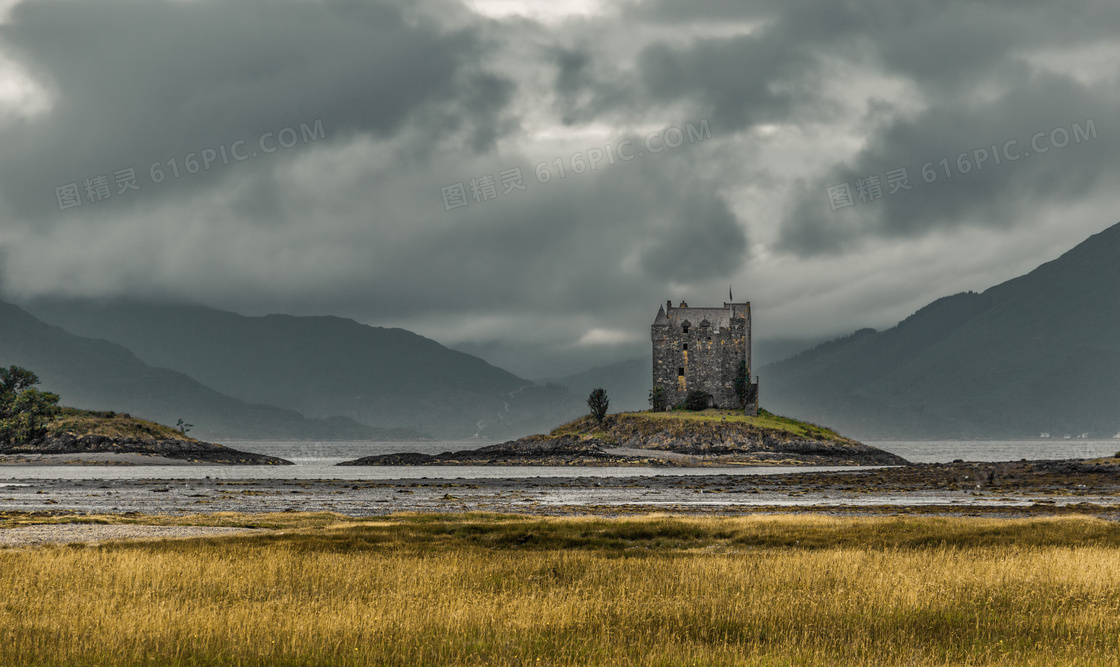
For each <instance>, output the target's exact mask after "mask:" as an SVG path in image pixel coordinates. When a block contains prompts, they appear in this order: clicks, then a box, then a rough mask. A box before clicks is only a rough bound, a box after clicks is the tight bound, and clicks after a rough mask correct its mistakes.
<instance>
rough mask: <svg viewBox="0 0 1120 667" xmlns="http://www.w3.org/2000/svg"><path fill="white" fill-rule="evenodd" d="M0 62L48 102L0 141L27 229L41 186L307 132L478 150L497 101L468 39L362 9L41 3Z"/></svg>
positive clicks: (501, 90)
mask: <svg viewBox="0 0 1120 667" xmlns="http://www.w3.org/2000/svg"><path fill="white" fill-rule="evenodd" d="M0 48H2V49H3V50H4V51H5V52H8V53H11V54H12V55H13V56H14V57H15V58H16V59H17V61H18V62H19V63H20V64H21V65H23V66H24V67H25V68H26V69H27V70H28V71H29V72H30V74H31V75H32V76H33V77H34V78H36V79H37V80H39V81H40V82H42V83H43V84H44V85H45V86H46V88H47V89H48V90H49V92H50V94H51V96H52V97H53V102H54V105H53V109H52V110H51V112H50V113H49V114H45V115H40V116H37V117H35V118H34V119H33V120H31V121H29V122H27V123H24V124H20V125H14V126H9V127H7V128H5V131H4V132H3V134H2V135H0V142H2V143H3V145H4V150H3V154H2V157H0V160H2V162H0V174H2V176H3V177H2V178H0V183H2V185H0V187H3V188H4V195H5V198H6V199H7V201H8V204H9V205H10V206H11V207H12V208H13V210H14V211H15V212H16V213H17V214H19V215H20V216H21V217H29V218H38V217H43V216H44V215H45V214H50V213H51V208H52V206H53V208H54V213H55V214H57V213H58V208H57V206H54V203H55V202H54V190H53V189H54V187H55V186H57V185H60V184H63V183H67V182H72V181H75V180H76V179H77V180H80V179H82V178H85V177H88V176H91V175H97V174H104V173H106V172H110V173H111V172H112V171H114V170H117V169H123V168H126V167H129V166H131V167H134V168H135V169H136V171H137V173H138V174H142V175H145V174H146V173H147V171H148V168H149V165H151V164H152V163H153V162H156V161H166V160H168V159H170V158H178V160H179V161H180V163H181V161H182V159H183V157H184V156H185V155H186V154H188V153H190V152H192V151H199V150H201V149H202V148H214V147H216V146H218V145H220V144H225V145H227V146H228V145H229V144H231V143H232V142H234V141H236V140H238V139H244V140H247V141H248V143H249V146H250V147H252V146H253V144H254V143H255V142H256V140H257V139H258V137H260V136H261V135H262V134H263V133H266V132H270V131H271V132H277V131H279V130H281V129H282V128H285V127H292V128H295V129H299V124H300V123H306V124H308V125H312V126H313V123H314V121H316V120H322V123H323V126H324V130H325V133H326V135H327V140H328V141H332V142H335V141H342V140H346V139H348V138H350V137H352V136H353V135H355V134H357V133H370V134H372V135H374V136H392V135H394V134H395V133H398V132H400V131H401V130H402V128H404V127H406V126H408V125H410V124H411V125H420V126H421V127H422V128H423V131H422V133H420V136H422V137H424V138H425V139H426V140H427V141H428V142H429V143H430V144H434V143H436V142H440V141H447V140H448V138H449V137H451V136H452V135H455V134H457V133H463V134H464V136H465V139H466V141H467V142H468V145H469V147H470V148H472V149H473V150H484V149H486V148H487V147H489V146H490V145H492V143H493V141H494V140H495V138H496V136H497V135H498V132H499V130H498V129H497V126H498V125H500V123H501V122H502V119H501V118H500V116H501V113H502V110H503V108H504V107H505V105H506V104H507V103H508V101H509V99H510V96H511V94H512V85H511V83H510V82H509V81H507V80H504V79H502V78H501V77H498V76H496V75H494V74H492V73H489V72H487V71H485V70H484V69H483V68H482V67H480V65H479V60H480V58H481V57H483V55H484V54H485V52H486V47H485V45H484V43H483V40H482V39H481V38H480V37H479V35H478V34H477V31H476V30H472V29H470V28H464V29H459V30H454V31H445V30H442V29H441V28H439V27H438V26H435V25H431V24H430V22H425V21H423V20H409V19H407V18H406V17H405V16H404V15H403V13H402V10H400V9H398V8H396V7H394V6H392V5H388V4H378V3H358V2H324V3H303V2H286V1H284V2H266V1H264V0H245V1H243V2H235V3H223V2H208V1H203V2H151V3H148V2H130V1H127V0H103V1H98V2H56V1H52V0H47V1H44V2H31V3H24V4H21V5H18V6H17V7H16V8H15V9H14V11H13V13H12V17H11V21H10V23H9V24H7V25H4V26H2V27H0ZM235 166H236V167H237V168H238V169H241V170H242V171H244V170H247V169H253V168H261V169H268V168H270V167H271V166H273V165H272V164H271V163H268V162H263V161H262V162H259V163H257V162H254V161H248V162H245V163H241V164H236V165H235ZM229 169H230V167H226V170H222V169H214V170H212V171H211V173H209V174H201V175H199V176H197V177H195V178H193V179H184V180H182V181H181V182H179V183H176V184H175V186H174V188H171V187H168V186H166V185H164V186H162V187H161V188H160V190H161V192H160V195H161V196H163V197H169V196H184V195H189V194H190V193H189V190H190V189H192V188H194V187H198V186H209V185H212V184H213V179H221V178H223V177H229V176H230V174H231V172H230V171H228V170H229ZM145 194H146V193H144V192H141V193H139V194H138V195H137V197H142V196H143V195H145ZM262 194H263V195H265V196H264V197H263V198H262V199H260V200H259V201H261V202H262V203H263V202H265V201H268V200H269V195H270V194H271V193H268V192H264V193H262ZM272 200H273V201H274V198H273V199H272ZM112 202H113V200H112V199H111V198H110V202H108V203H100V202H99V206H100V207H101V209H102V210H103V211H104V209H106V208H108V207H109V206H111V205H112Z"/></svg>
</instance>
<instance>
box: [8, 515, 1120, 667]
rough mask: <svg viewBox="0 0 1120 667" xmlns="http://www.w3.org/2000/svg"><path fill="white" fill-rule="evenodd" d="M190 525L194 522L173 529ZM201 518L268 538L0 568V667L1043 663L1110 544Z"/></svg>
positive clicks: (725, 527) (476, 520)
mask: <svg viewBox="0 0 1120 667" xmlns="http://www.w3.org/2000/svg"><path fill="white" fill-rule="evenodd" d="M105 520H108V521H112V518H111V517H110V518H106V519H105ZM167 520H169V519H157V520H156V522H159V521H167ZM192 520H195V521H196V522H205V521H206V519H205V518H204V517H195V518H193V519H192V518H190V517H187V518H180V519H175V521H187V522H189V521H192ZM221 520H223V521H234V520H239V521H242V522H244V523H250V522H253V521H258V522H260V523H261V524H270V525H273V526H275V527H278V528H280V530H278V531H277V532H275V533H272V534H268V535H261V536H251V537H249V536H246V537H231V538H222V539H194V540H180V541H163V542H143V543H114V544H107V545H102V546H97V547H87V546H68V547H49V548H36V549H19V550H14V549H13V550H6V551H0V591H2V592H3V593H2V595H3V598H2V599H3V605H2V607H0V664H4V665H12V664H45V665H56V664H57V665H103V664H109V665H117V664H122V665H123V664H161V665H162V664H172V665H196V664H214V663H219V664H239V665H311V664H315V665H320V664H321V665H360V664H392V665H435V664H453V665H473V664H488V665H521V664H534V665H535V664H562V665H584V664H590V665H714V664H757V665H791V664H796V665H800V664H821V665H832V664H859V665H910V664H1033V665H1054V664H1116V663H1117V661H1118V659H1117V656H1118V655H1120V526H1117V525H1116V524H1115V523H1111V522H1106V521H1102V520H1096V519H1089V518H1080V517H1078V518H1062V519H1025V520H1013V521H1012V520H989V519H961V518H952V519H949V518H944V519H943V518H917V519H915V518H856V519H853V518H830V517H821V516H798V517H789V516H782V517H758V516H755V517H704V518H679V517H667V516H652V517H641V518H624V519H603V518H563V519H553V518H539V517H516V516H498V515H485V514H467V515H458V516H431V515H403V516H393V517H389V518H377V519H369V520H349V519H345V518H343V517H334V516H332V515H322V514H320V515H266V516H261V517H256V518H253V517H251V516H240V517H235V516H232V515H231V516H226V517H224V518H223V519H221ZM244 523H243V524H242V525H244Z"/></svg>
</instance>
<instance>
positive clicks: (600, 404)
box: [587, 387, 611, 426]
mask: <svg viewBox="0 0 1120 667" xmlns="http://www.w3.org/2000/svg"><path fill="white" fill-rule="evenodd" d="M610 404H611V400H610V399H609V398H607V390H606V389H603V388H602V387H599V388H598V389H594V390H592V391H591V395H590V396H588V397H587V407H588V408H590V409H591V416H592V417H594V418H595V421H596V423H598V424H599V425H600V426H602V425H603V419H604V418H605V417H606V416H607V408H608V407H609V406H610Z"/></svg>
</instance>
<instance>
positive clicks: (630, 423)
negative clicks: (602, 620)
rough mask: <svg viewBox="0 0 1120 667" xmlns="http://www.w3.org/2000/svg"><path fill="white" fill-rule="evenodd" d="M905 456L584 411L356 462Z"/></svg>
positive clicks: (723, 415)
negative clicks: (436, 449) (477, 443)
mask: <svg viewBox="0 0 1120 667" xmlns="http://www.w3.org/2000/svg"><path fill="white" fill-rule="evenodd" d="M906 463H907V461H906V460H905V459H903V458H901V457H899V456H896V455H894V454H891V453H889V452H885V451H883V450H881V449H878V448H875V447H871V446H870V445H865V444H863V443H861V442H857V441H855V440H852V439H850V438H845V437H842V436H840V435H839V434H837V433H835V432H834V431H831V430H829V429H825V428H822V427H819V426H815V425H812V424H805V423H803V422H798V421H796V420H792V419H785V418H782V417H776V416H774V415H768V414H765V413H764V414H762V415H761V416H760V417H748V416H746V415H743V414H741V413H739V414H735V413H730V412H719V411H705V412H703V413H688V414H672V413H623V414H619V415H609V416H608V417H607V418H606V419H605V420H604V421H603V423H602V424H601V425H600V424H597V423H596V422H594V421H593V420H592V419H591V418H589V417H585V418H583V419H580V420H576V421H574V422H571V423H569V424H565V425H564V426H561V427H560V428H557V429H555V430H554V431H553V432H552V433H550V434H548V435H532V436H528V437H525V438H521V439H518V440H511V441H509V442H503V443H500V444H496V445H490V446H487V447H481V448H479V449H472V450H461V451H455V452H443V453H440V454H418V453H401V454H382V455H378V456H367V457H364V458H360V459H356V460H354V461H346V462H343V463H340V464H339V465H350V466H364V465H381V466H455V465H472V466H478V465H482V466H666V467H703V466H726V465H812V466H837V465H852V466H867V465H874V466H894V465H905V464H906Z"/></svg>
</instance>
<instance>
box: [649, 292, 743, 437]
mask: <svg viewBox="0 0 1120 667" xmlns="http://www.w3.org/2000/svg"><path fill="white" fill-rule="evenodd" d="M650 337H651V338H652V340H653V386H654V387H661V388H662V390H663V391H664V396H665V405H666V406H667V407H670V408H671V407H674V406H677V405H680V404H682V403H684V400H685V397H686V396H687V395H688V392H689V391H691V390H693V389H699V390H701V391H704V392H707V393H708V394H711V396H712V403H711V404H712V407H717V408H732V409H738V408H739V396H738V394H737V393H736V392H735V378H736V376H737V374H738V373H739V366H740V363H741V362H742V363H745V364H746V377H747V384H748V390H749V391H748V394H749V396H750V398H749V399H748V401H747V406H746V411H747V413H748V414H752V415H755V414H758V383H757V382H754V383H752V382H751V304H750V303H749V302H745V303H727V302H724V304H723V307H722V308H689V306H688V304H687V303H685V302H684V301H681V305H680V306H677V307H676V308H674V307H673V302H672V301H667V302H666V303H665V306H664V307H662V308H659V309H658V310H657V318H656V319H654V321H653V325H652V326H651V327H650Z"/></svg>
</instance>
